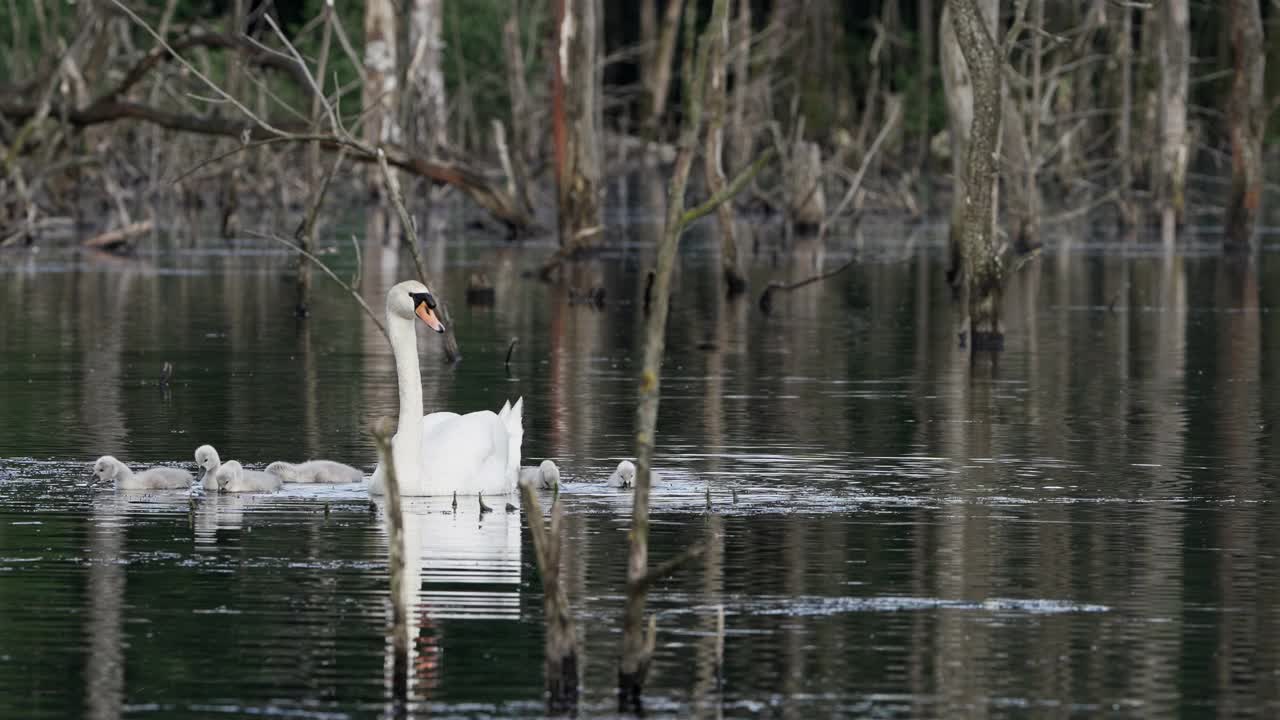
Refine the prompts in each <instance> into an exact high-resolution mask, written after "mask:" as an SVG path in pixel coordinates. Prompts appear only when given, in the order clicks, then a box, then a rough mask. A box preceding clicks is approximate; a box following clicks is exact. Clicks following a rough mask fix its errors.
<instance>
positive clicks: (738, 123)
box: [729, 0, 755, 173]
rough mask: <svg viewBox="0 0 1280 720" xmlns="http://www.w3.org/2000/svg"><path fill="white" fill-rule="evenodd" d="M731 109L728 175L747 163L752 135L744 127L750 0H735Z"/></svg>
mask: <svg viewBox="0 0 1280 720" xmlns="http://www.w3.org/2000/svg"><path fill="white" fill-rule="evenodd" d="M733 47H734V52H735V53H737V55H735V56H734V60H733V99H732V104H733V108H732V110H731V111H730V120H729V157H730V159H731V162H730V163H729V172H734V173H736V172H740V171H741V170H742V169H743V168H745V167H746V166H747V165H748V164H749V163H750V162H751V153H752V151H753V150H754V149H755V142H754V136H753V134H752V132H751V128H749V127H747V122H748V118H747V102H748V97H749V94H750V92H751V0H738V19H737V22H735V23H734V38H733Z"/></svg>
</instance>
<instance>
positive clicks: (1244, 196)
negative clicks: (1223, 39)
mask: <svg viewBox="0 0 1280 720" xmlns="http://www.w3.org/2000/svg"><path fill="white" fill-rule="evenodd" d="M1228 12H1229V13H1230V15H1231V18H1230V27H1231V54H1232V59H1233V65H1234V68H1235V75H1234V78H1233V80H1232V82H1231V102H1230V104H1229V106H1228V109H1227V123H1228V125H1229V127H1230V132H1231V196H1230V197H1229V198H1228V200H1227V216H1226V237H1225V240H1224V242H1225V245H1226V247H1227V249H1229V250H1250V249H1252V247H1253V238H1254V233H1255V231H1256V227H1257V224H1258V214H1259V211H1260V209H1261V207H1262V179H1263V178H1262V134H1263V130H1264V129H1265V120H1266V111H1265V108H1264V107H1263V102H1262V89H1263V81H1264V75H1265V69H1266V55H1264V54H1263V48H1262V13H1261V9H1260V8H1259V7H1258V0H1231V2H1230V3H1229V6H1228Z"/></svg>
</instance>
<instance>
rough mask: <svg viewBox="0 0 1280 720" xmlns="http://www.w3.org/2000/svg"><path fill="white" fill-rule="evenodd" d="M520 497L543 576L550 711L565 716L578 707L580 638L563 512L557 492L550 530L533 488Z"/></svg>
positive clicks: (522, 490) (526, 486)
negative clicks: (564, 550) (564, 555)
mask: <svg viewBox="0 0 1280 720" xmlns="http://www.w3.org/2000/svg"><path fill="white" fill-rule="evenodd" d="M520 496H521V498H522V502H523V504H524V511H525V517H526V518H528V521H529V535H530V537H532V538H533V551H534V558H535V559H536V560H537V562H538V573H539V574H540V575H541V576H542V611H543V616H544V618H545V620H544V622H546V644H545V646H544V660H543V672H544V674H545V678H544V679H545V682H546V688H547V710H548V711H549V712H552V713H557V712H564V711H567V710H572V709H574V708H575V707H576V706H577V704H578V637H577V631H576V630H574V626H573V615H572V614H571V613H570V612H569V596H568V594H567V593H566V592H565V577H564V576H565V573H564V564H563V563H562V562H561V552H560V551H561V544H562V543H563V542H564V539H563V528H564V508H563V504H562V503H561V502H560V494H559V491H557V492H556V497H555V499H554V500H552V501H551V522H550V523H549V526H548V524H546V523H545V522H544V521H543V519H542V505H541V503H539V502H538V494H537V490H535V489H534V487H533V485H532V484H530V483H521V484H520Z"/></svg>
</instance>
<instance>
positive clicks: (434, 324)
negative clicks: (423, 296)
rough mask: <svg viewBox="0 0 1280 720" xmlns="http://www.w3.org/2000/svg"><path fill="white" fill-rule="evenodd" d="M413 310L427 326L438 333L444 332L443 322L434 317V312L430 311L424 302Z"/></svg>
mask: <svg viewBox="0 0 1280 720" xmlns="http://www.w3.org/2000/svg"><path fill="white" fill-rule="evenodd" d="M414 312H415V313H417V314H418V317H419V318H421V319H422V322H424V323H426V324H427V327H429V328H431V329H432V330H435V331H436V332H438V333H442V332H444V323H442V322H440V320H439V318H437V317H436V314H435V313H433V312H431V308H429V307H427V304H426V303H422V304H420V305H418V307H417V308H416V309H415V310H414Z"/></svg>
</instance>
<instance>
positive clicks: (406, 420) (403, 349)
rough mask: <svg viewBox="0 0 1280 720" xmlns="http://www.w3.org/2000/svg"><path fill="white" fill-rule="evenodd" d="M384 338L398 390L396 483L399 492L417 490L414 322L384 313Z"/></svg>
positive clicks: (418, 394) (418, 398) (418, 392)
mask: <svg viewBox="0 0 1280 720" xmlns="http://www.w3.org/2000/svg"><path fill="white" fill-rule="evenodd" d="M387 334H389V335H390V336H391V353H392V354H393V355H394V356H395V359H396V385H397V386H398V387H399V389H400V422H399V425H398V426H397V427H396V442H395V443H394V446H393V448H392V451H393V453H394V456H395V466H396V480H397V482H398V484H399V485H400V487H401V488H405V489H411V488H413V487H416V486H417V484H418V480H419V473H418V462H419V455H420V454H421V447H420V444H421V442H422V376H421V375H420V374H419V373H418V337H417V336H416V335H415V334H414V329H413V321H412V320H406V319H404V318H401V317H397V316H395V315H392V314H391V313H387Z"/></svg>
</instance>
